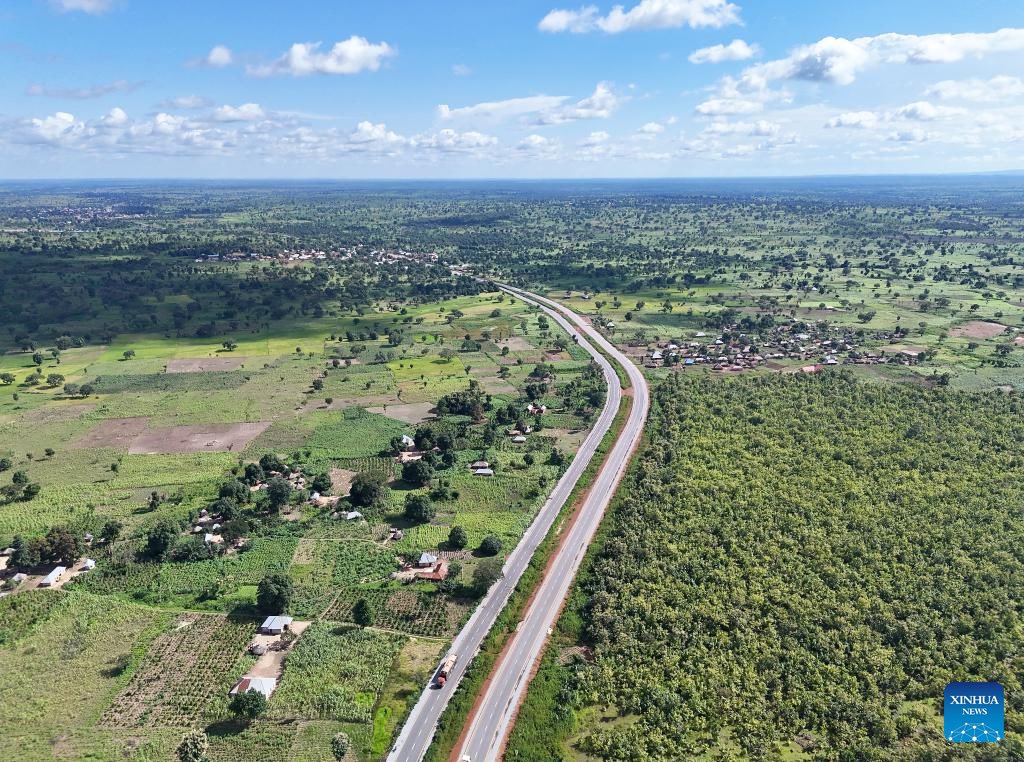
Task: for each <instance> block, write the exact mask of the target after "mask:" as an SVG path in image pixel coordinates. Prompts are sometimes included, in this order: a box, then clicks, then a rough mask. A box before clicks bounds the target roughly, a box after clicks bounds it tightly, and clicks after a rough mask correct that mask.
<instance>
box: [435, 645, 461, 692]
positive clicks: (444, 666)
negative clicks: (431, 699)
mask: <svg viewBox="0 0 1024 762" xmlns="http://www.w3.org/2000/svg"><path fill="white" fill-rule="evenodd" d="M458 658H459V655H458V654H456V653H450V654H448V656H446V657H445V660H444V661H443V662H441V667H440V669H438V670H437V675H436V676H435V678H434V685H436V686H437V687H438V688H444V684H445V683H446V682H448V675H450V674H451V671H452V669H454V668H455V662H456V661H458Z"/></svg>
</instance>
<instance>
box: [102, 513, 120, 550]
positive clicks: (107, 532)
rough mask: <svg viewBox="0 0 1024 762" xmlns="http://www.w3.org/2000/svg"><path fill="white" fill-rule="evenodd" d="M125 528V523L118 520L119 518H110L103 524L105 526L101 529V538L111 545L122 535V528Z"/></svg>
mask: <svg viewBox="0 0 1024 762" xmlns="http://www.w3.org/2000/svg"><path fill="white" fill-rule="evenodd" d="M123 528H124V524H122V523H121V522H120V521H118V520H117V519H110V520H109V521H107V523H105V524H104V525H103V528H102V529H101V530H100V539H101V540H102V541H103V542H105V543H107V544H108V545H109V544H110V543H112V542H114V541H116V540H117V538H118V537H120V536H121V530H122V529H123Z"/></svg>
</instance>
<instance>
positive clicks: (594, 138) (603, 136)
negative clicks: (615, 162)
mask: <svg viewBox="0 0 1024 762" xmlns="http://www.w3.org/2000/svg"><path fill="white" fill-rule="evenodd" d="M610 138H611V135H609V134H608V133H607V132H605V131H604V130H597V131H595V132H592V133H590V134H589V135H587V136H586V137H585V138H583V140H581V141H580V145H581V146H583V147H584V148H591V147H593V146H599V145H601V144H603V143H607V142H608V140H609V139H610Z"/></svg>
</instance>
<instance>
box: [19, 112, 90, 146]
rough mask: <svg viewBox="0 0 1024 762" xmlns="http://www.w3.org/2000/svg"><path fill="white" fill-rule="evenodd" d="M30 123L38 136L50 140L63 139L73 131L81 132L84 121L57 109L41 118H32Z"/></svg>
mask: <svg viewBox="0 0 1024 762" xmlns="http://www.w3.org/2000/svg"><path fill="white" fill-rule="evenodd" d="M31 125H32V128H33V130H34V132H35V133H36V134H37V135H38V136H39V137H40V138H42V139H43V140H46V141H50V142H58V141H60V140H63V139H65V138H66V137H68V136H70V135H71V134H73V133H76V132H81V131H82V129H84V127H85V125H84V123H82V122H80V121H78V120H76V119H75V117H74V115H73V114H69V113H67V112H66V111H58V112H57V113H56V114H53V115H52V116H47V117H44V118H42V119H33V120H32V121H31Z"/></svg>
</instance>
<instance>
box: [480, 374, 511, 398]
mask: <svg viewBox="0 0 1024 762" xmlns="http://www.w3.org/2000/svg"><path fill="white" fill-rule="evenodd" d="M480 386H482V387H483V388H484V391H485V392H487V393H489V394H515V392H516V388H515V387H514V386H512V384H510V383H509V382H508V381H505V380H504V379H502V378H498V377H497V376H484V377H483V378H481V379H480Z"/></svg>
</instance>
